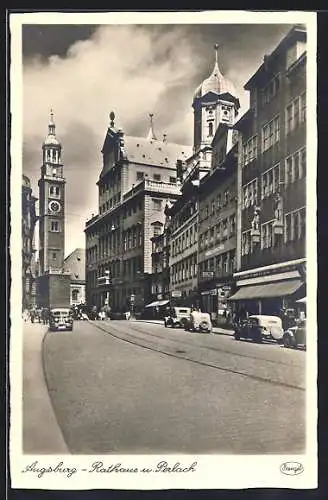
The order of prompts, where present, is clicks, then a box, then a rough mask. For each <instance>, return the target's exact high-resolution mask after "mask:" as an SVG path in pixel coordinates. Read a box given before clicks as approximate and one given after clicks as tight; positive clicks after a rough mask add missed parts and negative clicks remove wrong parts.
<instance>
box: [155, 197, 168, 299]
mask: <svg viewBox="0 0 328 500" xmlns="http://www.w3.org/2000/svg"><path fill="white" fill-rule="evenodd" d="M170 207H171V204H170V203H169V204H167V205H166V206H165V208H164V214H165V216H166V219H165V223H164V227H163V230H162V228H161V227H160V226H157V228H156V226H154V236H153V237H152V238H151V242H152V253H151V259H152V275H151V294H152V296H151V299H152V300H153V301H155V302H156V300H166V301H168V300H169V299H170V266H169V259H170V228H169V215H168V213H169V210H170ZM156 233H157V234H156Z"/></svg>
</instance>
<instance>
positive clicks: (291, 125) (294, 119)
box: [286, 92, 306, 134]
mask: <svg viewBox="0 0 328 500" xmlns="http://www.w3.org/2000/svg"><path fill="white" fill-rule="evenodd" d="M305 120H306V96H305V92H304V93H303V94H302V95H301V96H299V97H296V99H294V100H293V101H292V102H291V103H290V104H289V105H288V106H287V108H286V134H289V133H290V132H291V131H292V130H294V129H296V128H297V127H298V126H299V125H300V124H301V123H304V122H305Z"/></svg>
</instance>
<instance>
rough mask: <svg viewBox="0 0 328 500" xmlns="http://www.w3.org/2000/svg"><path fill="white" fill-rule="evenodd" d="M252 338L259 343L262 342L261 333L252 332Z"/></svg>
mask: <svg viewBox="0 0 328 500" xmlns="http://www.w3.org/2000/svg"><path fill="white" fill-rule="evenodd" d="M252 340H253V341H254V342H256V343H257V344H260V343H261V342H262V336H261V334H260V333H253V334H252Z"/></svg>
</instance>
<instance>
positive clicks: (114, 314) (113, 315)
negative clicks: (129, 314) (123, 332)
mask: <svg viewBox="0 0 328 500" xmlns="http://www.w3.org/2000/svg"><path fill="white" fill-rule="evenodd" d="M109 318H110V319H126V314H125V312H124V311H111V312H110V314H109Z"/></svg>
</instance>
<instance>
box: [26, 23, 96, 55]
mask: <svg viewBox="0 0 328 500" xmlns="http://www.w3.org/2000/svg"><path fill="white" fill-rule="evenodd" d="M98 27H99V26H97V25H92V26H91V25H83V24H79V25H73V24H67V25H60V24H57V25H56V24H52V25H51V24H46V25H42V24H39V25H33V24H24V25H23V29H22V38H23V57H24V58H26V59H29V58H34V57H40V58H41V59H42V60H44V61H46V60H47V59H48V58H49V57H50V56H52V55H58V56H60V57H65V55H66V54H67V52H68V49H69V48H70V46H71V45H73V44H74V43H75V42H76V41H77V40H87V39H88V38H90V37H91V36H92V35H93V34H94V33H95V31H96V30H97V28H98Z"/></svg>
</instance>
